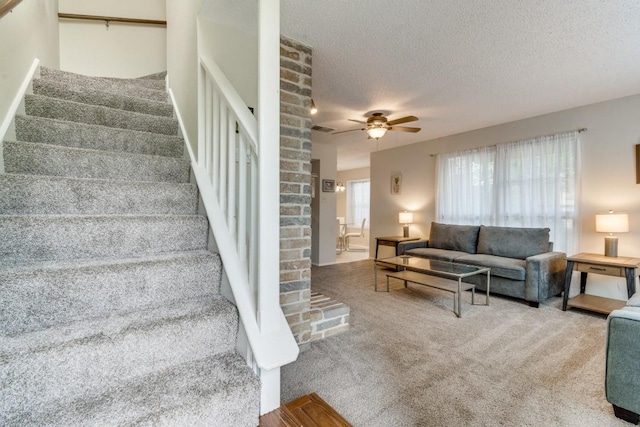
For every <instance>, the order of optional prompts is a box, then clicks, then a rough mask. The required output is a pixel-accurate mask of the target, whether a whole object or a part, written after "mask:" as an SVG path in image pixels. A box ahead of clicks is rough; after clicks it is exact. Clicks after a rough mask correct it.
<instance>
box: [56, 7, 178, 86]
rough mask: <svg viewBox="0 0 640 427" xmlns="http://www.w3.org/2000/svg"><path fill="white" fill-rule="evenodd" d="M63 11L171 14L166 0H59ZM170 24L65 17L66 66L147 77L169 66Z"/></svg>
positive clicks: (79, 70) (63, 47)
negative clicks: (105, 21) (168, 38)
mask: <svg viewBox="0 0 640 427" xmlns="http://www.w3.org/2000/svg"><path fill="white" fill-rule="evenodd" d="M59 1H60V12H61V13H73V14H79V15H99V16H115V17H120V18H139V19H154V20H165V19H166V16H167V15H166V5H165V0H136V1H131V0H110V1H87V0H59ZM166 52H167V29H166V28H165V27H162V26H158V25H140V24H129V23H118V22H111V23H110V24H109V28H108V29H107V27H106V25H105V23H104V22H103V21H80V20H69V19H61V20H60V68H61V69H62V70H65V71H72V72H74V73H81V74H87V75H92V76H109V77H141V76H144V75H147V74H152V73H157V72H160V71H165V70H166V64H167V54H166Z"/></svg>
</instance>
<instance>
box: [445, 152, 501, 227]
mask: <svg viewBox="0 0 640 427" xmlns="http://www.w3.org/2000/svg"><path fill="white" fill-rule="evenodd" d="M495 153H496V148H495V147H486V148H479V149H476V150H470V151H464V152H456V153H446V154H439V155H438V156H437V157H436V179H437V193H438V197H437V199H436V212H437V215H436V218H437V221H438V222H446V223H447V224H493V218H492V214H493V210H494V209H493V202H494V187H493V175H494V165H495V157H496V154H495Z"/></svg>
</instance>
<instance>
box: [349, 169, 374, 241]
mask: <svg viewBox="0 0 640 427" xmlns="http://www.w3.org/2000/svg"><path fill="white" fill-rule="evenodd" d="M369 188H370V186H369V180H368V179H359V180H356V181H347V223H348V224H350V225H351V227H360V225H361V224H362V220H363V219H364V218H369V199H370V193H369ZM365 228H367V229H368V228H369V221H367V222H366V223H365Z"/></svg>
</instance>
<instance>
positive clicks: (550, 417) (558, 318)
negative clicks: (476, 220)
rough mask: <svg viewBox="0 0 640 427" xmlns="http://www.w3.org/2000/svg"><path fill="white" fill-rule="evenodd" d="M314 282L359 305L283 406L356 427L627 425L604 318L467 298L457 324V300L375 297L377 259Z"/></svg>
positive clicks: (398, 288)
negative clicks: (614, 388) (607, 351)
mask: <svg viewBox="0 0 640 427" xmlns="http://www.w3.org/2000/svg"><path fill="white" fill-rule="evenodd" d="M379 277H380V275H379ZM311 283H312V285H311V287H312V289H313V291H317V292H320V293H322V294H324V295H326V296H328V297H331V298H334V299H336V300H339V301H342V302H344V303H346V304H348V305H349V306H351V318H350V323H351V325H352V328H351V330H350V331H348V332H346V333H344V334H342V335H338V336H335V337H331V338H327V339H324V340H322V341H318V342H314V343H313V344H312V346H311V349H309V350H307V351H305V352H303V353H301V354H300V356H299V358H298V360H297V361H296V362H294V363H292V364H290V365H288V366H285V367H284V368H283V369H282V400H283V402H287V401H290V400H292V399H294V398H296V397H299V396H301V395H304V394H308V393H311V392H317V393H318V394H319V395H320V396H321V397H322V398H323V399H325V400H326V401H327V402H328V403H329V404H330V405H332V406H333V407H334V408H335V409H336V410H337V411H338V412H339V413H341V414H342V415H343V416H344V417H345V418H346V419H347V420H349V421H350V422H351V423H353V425H355V426H385V427H386V426H581V427H584V426H629V424H627V423H625V422H623V421H621V420H618V419H617V418H615V416H614V415H613V411H612V409H611V405H609V404H608V403H607V401H606V399H605V396H604V386H603V384H604V337H605V326H606V318H605V317H604V316H600V315H596V314H589V313H585V312H580V311H575V310H570V311H567V312H563V311H562V310H561V308H560V307H561V303H562V300H561V298H552V299H550V300H548V301H546V302H545V303H544V304H541V305H540V308H537V309H536V308H531V307H529V306H528V305H527V304H526V303H524V302H522V301H518V300H513V299H508V298H501V297H498V296H492V298H491V305H490V306H489V307H486V306H481V305H477V306H470V305H469V304H468V302H469V301H470V296H471V295H470V294H469V293H467V294H465V300H466V301H467V304H465V305H464V307H463V308H464V309H465V312H464V313H463V317H462V318H460V319H459V318H457V317H456V316H455V315H454V314H453V312H452V308H453V305H452V298H451V297H450V294H448V293H444V292H441V291H437V290H434V289H431V288H426V287H423V286H419V285H409V288H408V289H405V288H404V286H403V284H402V282H400V281H395V282H392V286H391V292H390V293H386V292H378V293H375V292H374V291H373V262H372V261H371V260H366V261H360V262H356V263H349V264H336V265H332V266H326V267H317V268H316V267H314V268H312V281H311ZM476 297H477V298H478V301H483V298H484V294H482V293H479V294H477V295H476Z"/></svg>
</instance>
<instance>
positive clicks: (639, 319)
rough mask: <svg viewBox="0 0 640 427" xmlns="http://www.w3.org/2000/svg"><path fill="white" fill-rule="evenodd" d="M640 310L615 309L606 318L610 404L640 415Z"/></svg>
mask: <svg viewBox="0 0 640 427" xmlns="http://www.w3.org/2000/svg"><path fill="white" fill-rule="evenodd" d="M639 334H640V311H638V310H637V309H635V310H634V309H629V308H625V309H622V310H614V311H612V312H611V313H610V314H609V317H608V318H607V337H606V341H605V342H606V349H605V355H606V373H605V393H606V396H607V400H608V401H609V403H612V404H613V405H616V406H618V407H620V408H624V409H626V410H628V411H631V412H634V413H636V414H638V413H640V393H638V392H639V391H640V366H639V365H640V364H639V360H638V354H640V340H638V335H639Z"/></svg>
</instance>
